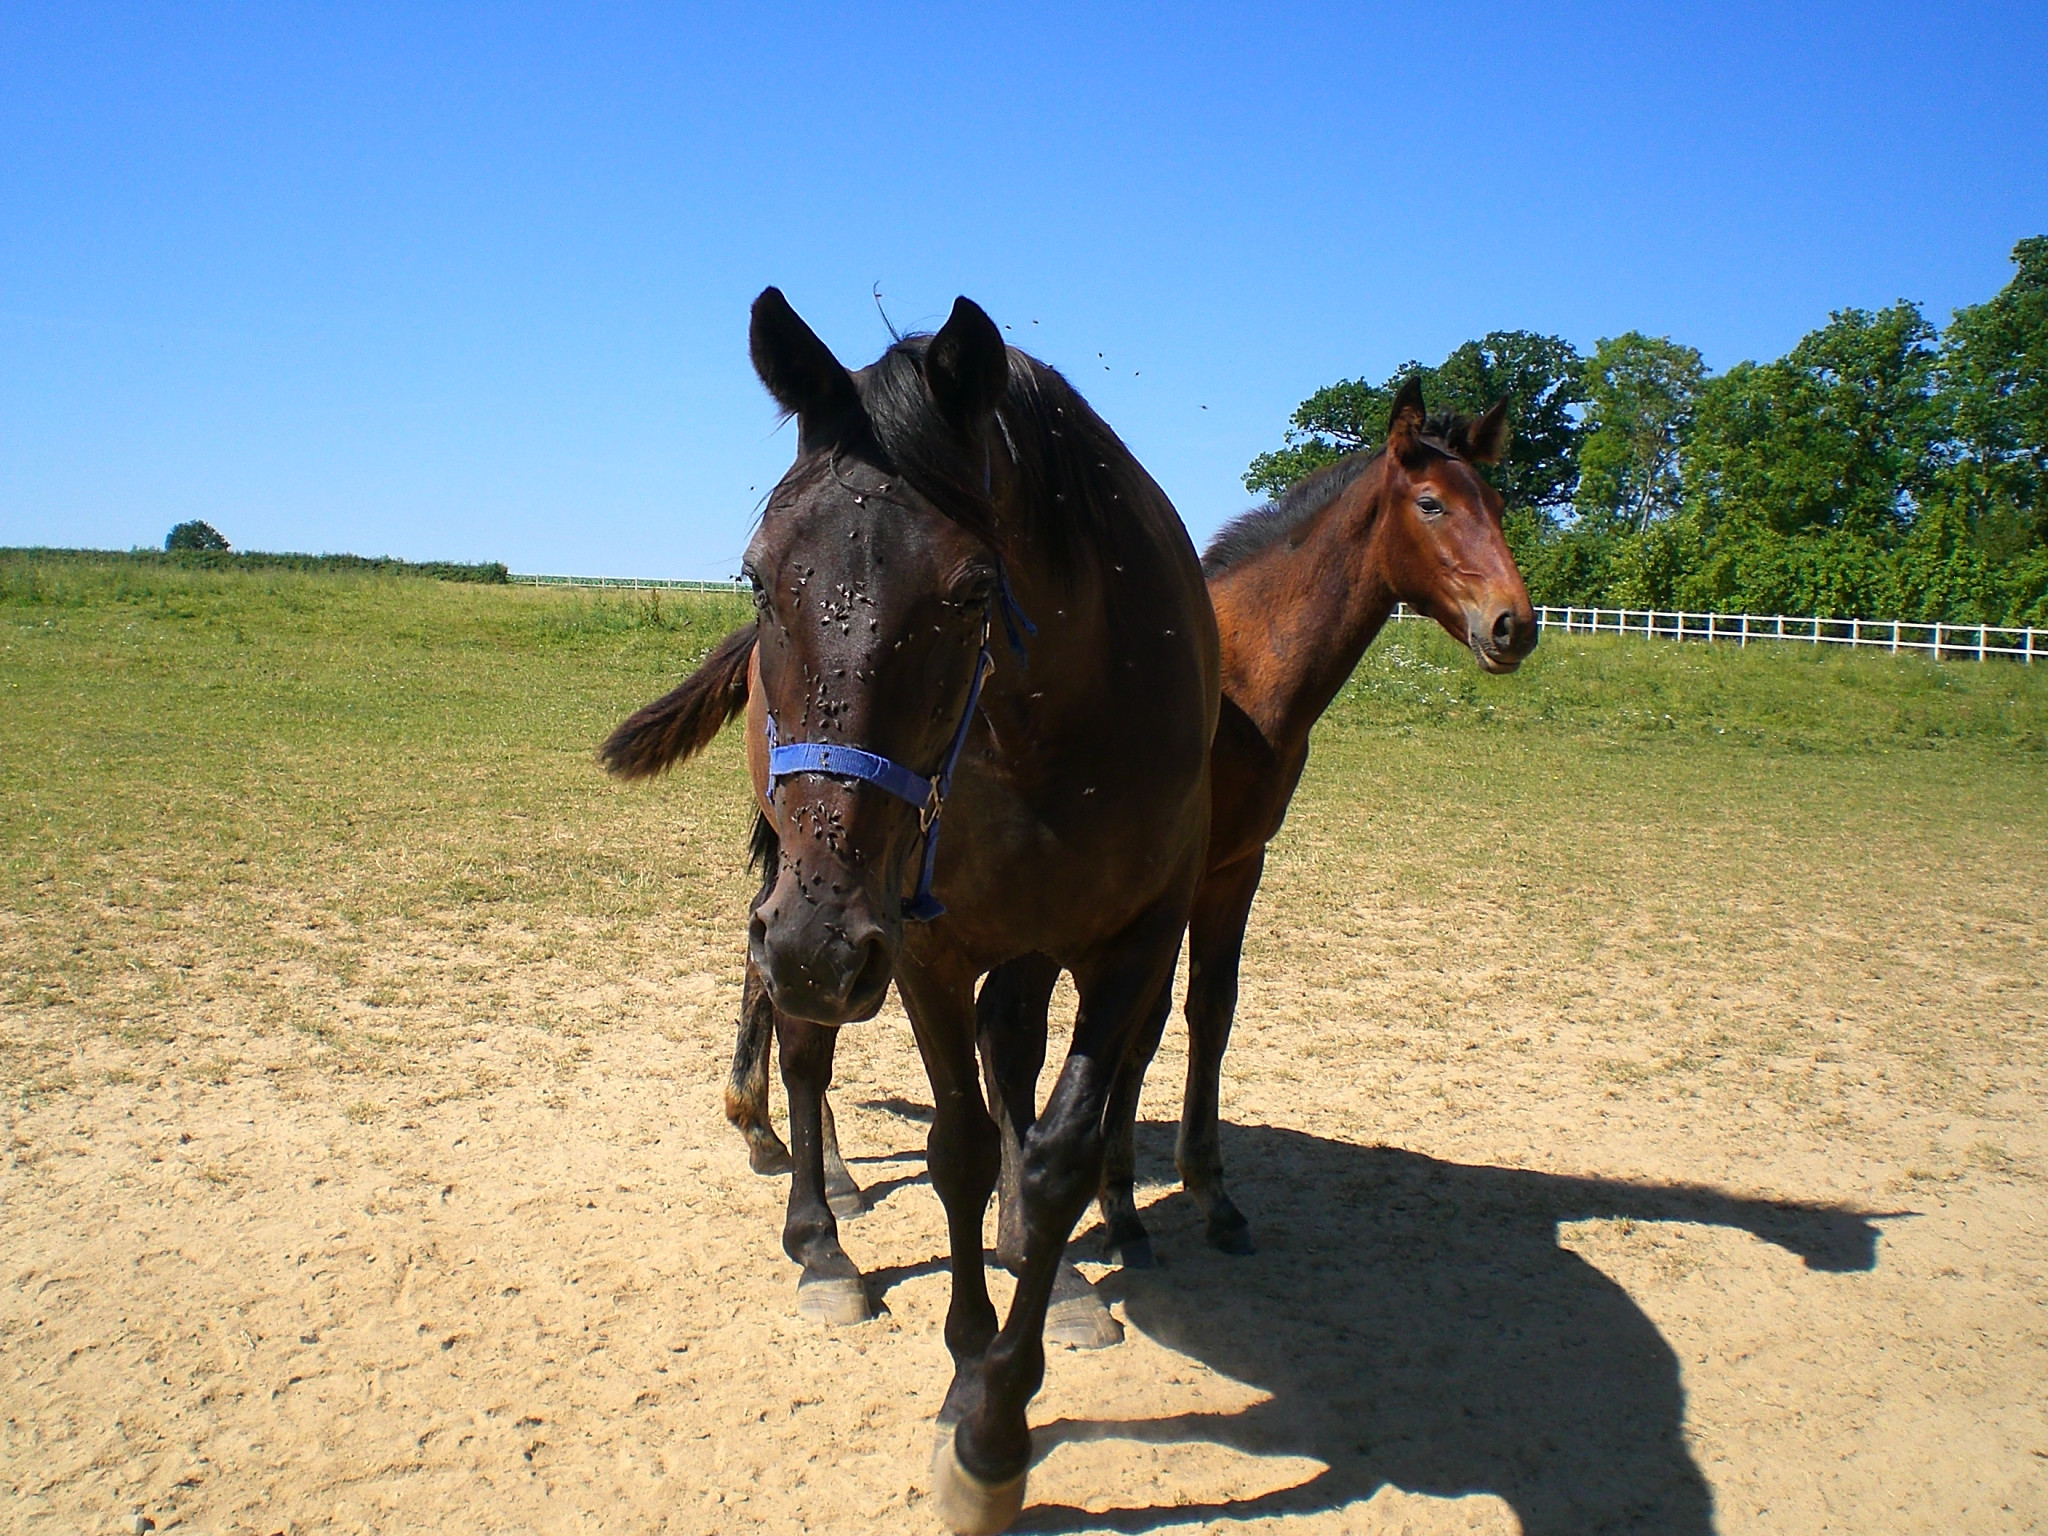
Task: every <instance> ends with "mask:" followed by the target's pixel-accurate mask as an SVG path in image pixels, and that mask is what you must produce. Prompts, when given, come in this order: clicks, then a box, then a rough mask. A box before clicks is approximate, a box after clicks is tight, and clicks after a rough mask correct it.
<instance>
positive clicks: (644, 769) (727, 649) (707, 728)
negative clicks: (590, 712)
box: [597, 624, 757, 779]
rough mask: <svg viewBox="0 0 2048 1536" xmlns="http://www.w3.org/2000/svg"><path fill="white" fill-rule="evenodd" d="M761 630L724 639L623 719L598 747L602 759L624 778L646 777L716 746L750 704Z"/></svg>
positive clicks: (739, 632) (738, 632)
mask: <svg viewBox="0 0 2048 1536" xmlns="http://www.w3.org/2000/svg"><path fill="white" fill-rule="evenodd" d="M756 633H757V631H756V630H755V627H754V626H753V625H751V624H749V625H748V626H747V627H746V628H745V629H736V630H734V631H733V632H732V633H731V634H729V635H727V636H726V637H725V638H724V639H723V640H721V641H719V642H718V644H717V645H715V646H713V647H712V648H711V654H710V655H709V656H706V657H705V658H704V664H703V665H702V666H700V667H698V668H697V670H696V671H694V672H692V673H691V674H690V675H689V676H688V677H686V678H685V679H683V682H682V684H681V686H679V687H677V688H676V689H675V690H674V691H672V692H670V693H666V694H664V695H662V697H660V698H658V699H656V700H655V701H654V702H653V703H652V704H646V705H642V706H641V707H640V708H639V709H636V710H634V711H633V713H632V714H630V715H628V716H626V718H625V719H624V720H622V721H620V722H619V728H618V729H617V730H615V731H613V732H612V733H611V735H609V736H607V737H606V738H605V740H604V745H603V746H601V747H599V748H598V749H597V760H598V761H599V762H600V763H603V764H604V766H605V768H606V769H607V770H608V771H609V772H611V773H614V774H616V775H618V777H620V778H622V779H646V778H652V777H653V776H654V775H655V774H657V773H660V772H661V771H662V770H664V769H666V768H672V767H674V766H675V765H676V764H677V763H680V762H683V761H684V760H686V759H688V758H691V757H694V756H696V755H697V754H698V753H699V752H702V751H703V750H704V749H705V748H706V747H708V746H710V745H711V741H712V738H713V737H715V736H716V735H717V734H718V733H719V732H720V731H722V730H724V729H725V725H726V722H727V721H729V720H730V719H732V717H733V716H734V715H736V714H738V713H739V712H740V711H741V710H743V709H745V708H746V707H747V669H748V666H749V665H750V664H751V663H752V661H753V659H754V639H755V635H756Z"/></svg>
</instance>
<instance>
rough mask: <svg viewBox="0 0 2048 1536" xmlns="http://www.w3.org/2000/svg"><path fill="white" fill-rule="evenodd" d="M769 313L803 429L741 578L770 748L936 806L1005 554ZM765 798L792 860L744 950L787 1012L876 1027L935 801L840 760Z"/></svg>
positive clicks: (758, 357)
mask: <svg viewBox="0 0 2048 1536" xmlns="http://www.w3.org/2000/svg"><path fill="white" fill-rule="evenodd" d="M771 292H772V290H771ZM763 300H764V302H763V305H761V306H757V309H756V315H755V335H754V343H755V346H754V351H755V362H756V366H757V367H758V368H759V370H760V372H761V374H762V378H763V381H764V382H765V383H767V385H768V387H769V389H770V390H771V392H773V393H775V394H776V396H777V398H778V399H779V400H780V401H781V402H782V403H783V404H784V405H785V406H786V407H789V408H791V409H794V410H795V411H796V412H797V414H798V420H799V428H800V437H799V449H798V459H797V462H796V464H795V465H794V466H793V467H792V468H791V469H790V471H789V473H788V474H787V475H785V476H784V477H783V480H782V482H781V484H779V485H778V486H777V487H776V489H775V491H774V493H773V494H772V495H771V496H770V497H769V500H768V506H767V511H766V513H765V515H764V516H763V518H762V522H761V527H760V530H759V532H758V533H757V534H756V535H755V537H754V540H753V543H752V544H751V546H750V547H749V548H748V551H747V556H746V562H745V566H744V569H745V572H746V574H747V576H748V578H749V579H750V580H751V581H752V583H753V587H754V600H755V605H756V609H757V614H758V618H757V633H758V639H757V650H756V657H757V662H756V664H757V666H758V668H759V673H758V684H759V686H758V696H759V699H760V702H761V704H762V706H763V707H764V709H765V713H766V716H767V734H768V736H769V740H770V742H771V744H778V743H779V744H785V745H789V744H816V745H819V746H823V747H840V748H854V749H858V750H859V751H860V752H862V753H866V754H873V755H874V756H875V757H876V758H877V759H881V760H886V765H887V766H888V767H892V768H893V767H898V766H900V768H901V769H903V770H907V771H908V772H907V776H906V777H905V778H904V779H903V780H900V781H899V782H902V783H907V784H908V785H909V786H910V788H911V790H912V791H913V792H914V793H917V794H918V795H920V796H922V795H923V791H924V789H925V787H926V786H925V785H924V784H921V783H919V782H918V781H931V780H934V779H936V778H937V776H938V775H939V774H940V773H941V771H942V769H943V768H945V766H946V764H947V760H948V758H949V757H950V755H951V752H952V750H953V749H954V744H955V742H956V739H959V738H961V737H962V736H963V734H964V731H965V730H966V728H967V726H968V724H969V718H968V717H969V711H970V696H971V694H972V693H973V692H974V690H975V683H976V674H977V671H978V669H979V667H980V664H981V658H982V656H983V654H984V650H985V647H986V644H987V638H988V625H989V620H990V615H991V612H992V611H993V610H992V603H993V600H994V597H995V593H996V587H997V581H998V574H997V566H996V561H995V555H994V552H993V551H992V550H991V549H990V548H989V546H988V545H987V544H986V543H984V542H983V541H982V540H981V539H980V538H978V537H976V536H975V535H974V534H972V533H970V532H969V531H967V530H966V529H965V528H963V527H962V526H961V524H960V523H959V522H957V521H956V520H955V519H954V518H952V517H949V516H947V515H946V514H945V513H944V512H942V511H941V510H940V509H939V508H938V507H936V506H935V505H933V504H932V502H931V501H929V500H928V499H927V498H926V497H924V496H923V495H921V494H920V493H919V492H918V491H917V490H915V489H913V488H912V487H911V486H910V485H909V484H907V483H906V482H905V479H904V477H903V475H902V474H901V473H900V472H899V471H898V470H897V469H896V468H894V467H893V466H890V465H889V464H887V462H886V455H884V454H883V452H882V451H881V449H880V448H879V447H877V446H876V444H875V440H874V437H873V435H872V433H871V432H870V431H869V430H868V424H867V419H866V417H865V414H864V411H863V407H862V405H861V402H860V395H859V391H858V388H857V387H856V385H855V383H854V381H853V379H852V377H851V376H850V375H848V374H847V373H846V371H845V370H844V369H843V368H840V367H839V365H838V363H837V362H836V361H833V360H832V359H831V354H830V353H829V352H826V351H825V350H824V346H823V343H821V342H819V341H818V340H817V338H816V337H815V336H813V335H812V334H811V333H810V331H809V330H808V328H806V327H804V325H803V322H802V321H801V320H799V319H797V317H796V316H795V314H794V313H793V312H790V311H789V310H788V308H787V306H786V305H781V304H780V300H781V295H780V294H775V295H774V299H773V300H772V301H771V300H769V299H768V297H767V296H766V295H764V296H763ZM778 306H779V307H780V313H777V312H776V311H777V307H778ZM968 307H969V308H970V309H972V306H968ZM764 308H765V309H766V310H767V314H766V315H765V317H764V314H763V312H762V311H763V309H764ZM971 318H972V320H975V321H978V322H979V326H978V327H971V328H972V329H974V330H977V331H978V330H979V328H980V327H985V328H986V331H987V334H986V335H979V334H977V335H974V336H973V337H972V338H971V339H972V340H973V341H974V342H976V343H980V344H982V345H983V350H982V355H981V356H980V357H979V358H978V359H977V360H976V361H977V362H978V364H979V365H980V367H981V369H982V373H981V375H980V376H979V377H976V378H974V379H971V380H969V381H968V384H969V388H970V390H971V391H975V392H978V393H976V394H975V399H976V400H977V401H985V403H986V406H987V410H988V412H990V413H992V412H993V409H994V405H995V401H996V399H998V398H1000V395H999V390H1000V387H1001V381H1002V380H1003V379H1004V378H1005V377H1006V370H1007V367H1008V362H1007V357H1006V354H1005V351H1004V349H1003V345H1002V340H1001V337H1000V335H999V334H998V333H996V332H995V328H994V326H993V325H992V324H990V323H989V321H988V318H987V316H985V315H983V314H982V313H981V311H979V310H978V309H976V310H973V315H972V317H971ZM952 329H953V326H952V325H951V324H949V326H948V330H949V331H950V330H952ZM799 332H800V334H799ZM764 333H765V334H764ZM954 339H957V338H954ZM948 341H949V337H948V334H947V332H946V331H942V332H941V333H940V335H939V336H937V337H935V338H933V341H932V343H931V349H930V351H931V353H936V354H938V356H937V358H936V359H935V360H932V361H929V362H928V365H927V368H926V370H925V372H926V383H927V386H928V387H931V388H932V389H933V392H934V394H935V395H937V394H939V393H940V392H941V391H944V390H947V389H949V388H950V387H952V386H954V385H955V384H956V383H957V382H958V380H957V379H956V378H955V377H954V376H953V375H952V374H949V373H948V372H947V371H946V367H945V365H946V363H947V362H948V361H951V360H954V359H955V358H956V356H957V351H958V349H957V348H954V349H953V350H952V351H947V350H944V349H943V348H942V344H944V343H947V342H948ZM989 348H992V349H993V350H992V351H990V350H988V349H989ZM764 351H765V352H766V353H767V356H766V357H764ZM827 364H829V365H830V366H829V367H827V366H826V365H827ZM792 379H794V380H795V381H796V384H795V387H794V388H792V385H791V381H792ZM974 425H976V426H978V427H985V425H986V422H985V420H984V421H981V422H977V423H974ZM977 462H980V461H979V459H978V458H977ZM767 794H768V797H769V802H770V806H771V809H772V814H771V817H770V819H771V821H772V822H773V824H774V826H775V830H776V832H777V834H778V837H779V840H780V844H781V853H780V864H779V867H778V869H777V870H776V872H775V874H776V878H775V885H774V889H773V890H772V892H771V893H770V894H769V896H768V897H767V899H766V900H764V901H763V902H761V903H760V905H759V906H758V907H757V908H756V910H755V912H754V916H753V921H752V923H751V924H750V926H749V932H748V952H749V955H750V957H751V958H752V959H753V960H754V962H755V963H756V965H757V966H758V968H759V970H760V972H761V975H762V978H763V980H764V981H765V982H766V984H767V986H768V989H769V992H770V995H771V996H772V997H773V999H774V1001H775V1004H776V1006H777V1007H779V1008H780V1009H782V1010H783V1012H785V1013H788V1014H792V1015H794V1016H796V1017H798V1018H805V1019H812V1020H815V1021H817V1022H819V1023H825V1024H840V1023H847V1022H851V1021H854V1020H858V1019H865V1018H870V1017H872V1016H873V1015H874V1014H875V1012H876V1011H877V1010H878V1009H879V1008H880V1007H881V1005H882V999H883V996H884V994H885V993H886V992H887V990H888V986H889V979H890V976H891V974H892V972H893V970H894V968H895V961H896V952H897V949H898V947H899V946H900V944H901V942H902V937H903V922H904V905H905V897H906V895H907V894H908V893H909V892H910V890H911V888H912V886H913V884H915V883H916V881H917V876H918V862H917V856H918V855H919V854H920V852H921V850H922V848H923V845H924V838H923V837H921V836H920V833H921V831H923V830H924V829H925V827H927V826H928V825H929V823H930V820H931V817H932V816H933V815H934V814H935V813H936V811H937V809H938V806H937V802H936V800H935V799H928V800H926V803H924V804H922V805H920V804H914V803H912V801H911V799H910V798H908V797H907V796H906V795H905V794H904V793H902V792H900V791H899V792H890V791H889V790H887V789H885V788H883V787H880V786H878V784H877V783H875V782H873V781H870V780H866V779H863V778H860V777H857V776H848V775H843V774H840V773H837V772H835V771H833V768H832V767H831V766H827V767H825V768H823V769H817V770H798V771H792V772H788V773H786V774H783V775H778V776H775V777H771V779H770V780H769V783H768V785H767Z"/></svg>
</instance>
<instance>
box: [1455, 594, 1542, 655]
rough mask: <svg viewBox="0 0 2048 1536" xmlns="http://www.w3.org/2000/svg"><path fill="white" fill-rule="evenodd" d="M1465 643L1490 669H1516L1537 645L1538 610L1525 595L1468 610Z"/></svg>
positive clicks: (1466, 612) (1466, 613)
mask: <svg viewBox="0 0 2048 1536" xmlns="http://www.w3.org/2000/svg"><path fill="white" fill-rule="evenodd" d="M1465 643H1466V644H1467V645H1469V646H1471V648H1472V654H1473V655H1474V656H1476V657H1477V658H1478V659H1479V665H1480V666H1482V667H1484V668H1485V669H1486V670H1487V671H1489V672H1512V671H1514V670H1515V668H1517V667H1519V666H1520V665H1521V664H1522V658H1523V657H1525V656H1527V655H1528V654H1529V653H1530V652H1531V651H1533V650H1535V649H1536V610H1535V609H1533V608H1531V607H1530V606H1529V604H1528V601H1527V600H1526V599H1524V600H1523V601H1522V602H1519V603H1501V604H1498V605H1495V606H1493V607H1489V608H1468V609H1466V611H1465Z"/></svg>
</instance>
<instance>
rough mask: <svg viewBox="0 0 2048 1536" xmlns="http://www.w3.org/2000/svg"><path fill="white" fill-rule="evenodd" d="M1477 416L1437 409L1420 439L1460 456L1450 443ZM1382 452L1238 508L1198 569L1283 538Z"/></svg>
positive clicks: (1364, 453)
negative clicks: (1243, 508)
mask: <svg viewBox="0 0 2048 1536" xmlns="http://www.w3.org/2000/svg"><path fill="white" fill-rule="evenodd" d="M1475 419H1476V418H1474V417H1471V416H1463V415H1460V414H1459V413H1458V412H1456V411H1438V412H1437V413H1436V414H1435V415H1433V416H1431V417H1430V418H1429V419H1428V420H1427V421H1425V422H1424V423H1423V424H1422V440H1423V442H1425V443H1426V444H1428V445H1429V446H1430V447H1431V448H1434V449H1436V450H1437V452H1439V453H1441V454H1444V455H1446V456H1447V457H1449V458H1454V459H1461V458H1463V457H1465V455H1464V453H1463V452H1462V451H1460V449H1459V448H1458V447H1457V446H1454V445H1457V444H1461V443H1463V442H1464V441H1465V440H1466V438H1467V436H1468V434H1469V433H1470V431H1471V428H1472V423H1473V421H1474V420H1475ZM1385 451H1386V450H1385V449H1384V448H1361V449H1359V450H1358V451H1357V452H1356V453H1347V454H1346V455H1345V456H1344V457H1343V458H1341V459H1339V460H1338V461H1337V462H1336V463H1334V464H1325V465H1324V466H1323V467H1322V468H1321V469H1319V470H1317V471H1315V473H1313V474H1311V475H1309V476H1307V477H1305V478H1304V479H1301V480H1297V481H1296V482H1295V483H1294V484H1293V485H1291V486H1289V487H1288V488H1287V489H1286V490H1285V491H1283V492H1281V494H1280V495H1278V496H1276V497H1274V498H1273V499H1272V500H1271V501H1267V502H1261V503H1260V504H1259V505H1258V506H1256V507H1253V508H1252V509H1251V510H1250V511H1248V512H1240V513H1238V515H1237V516H1236V517H1233V518H1232V519H1231V520H1230V521H1229V522H1227V523H1225V524H1224V525H1223V526H1222V527H1221V528H1219V529H1217V530H1216V536H1215V537H1214V538H1213V539H1211V540H1210V541H1209V547H1208V548H1207V549H1205V550H1203V551H1202V574H1203V575H1204V576H1205V577H1210V576H1220V575H1222V574H1223V573H1224V572H1225V571H1227V570H1230V569H1231V568H1232V567H1234V566H1238V565H1242V564H1243V563H1244V562H1245V561H1246V560H1249V559H1250V558H1251V557H1252V556H1253V555H1255V554H1257V553H1258V552H1259V551H1260V550H1262V549H1270V548H1271V547H1272V546H1273V545H1275V544H1277V543H1279V542H1280V541H1281V540H1282V539H1284V538H1287V537H1288V536H1289V535H1291V534H1292V533H1293V532H1294V531H1295V530H1296V529H1298V528H1300V527H1302V526H1303V525H1305V524H1306V523H1307V522H1308V521H1309V520H1310V519H1311V518H1313V517H1314V516H1315V515H1316V514H1317V513H1318V512H1321V511H1322V510H1323V508H1325V507H1327V506H1328V505H1329V504H1330V503H1331V502H1333V501H1335V500H1336V499H1337V498H1338V497H1339V496H1341V495H1343V494H1344V492H1345V491H1347V490H1349V489H1350V488H1351V486H1352V484H1353V482H1355V481H1356V480H1357V479H1358V478H1359V477H1360V476H1361V475H1363V474H1364V473H1365V472H1366V471H1367V470H1368V469H1371V468H1372V466H1373V465H1374V464H1375V463H1376V462H1378V460H1379V457H1380V455H1381V454H1382V453H1384V452H1385Z"/></svg>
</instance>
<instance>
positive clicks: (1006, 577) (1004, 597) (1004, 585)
mask: <svg viewBox="0 0 2048 1536" xmlns="http://www.w3.org/2000/svg"><path fill="white" fill-rule="evenodd" d="M996 596H997V597H998V598H1000V599H1001V608H1002V614H1003V633H1004V634H1006V635H1008V636H1009V637H1010V649H1011V650H1013V651H1015V652H1016V653H1017V662H1018V664H1019V665H1020V666H1029V665H1030V662H1029V661H1028V660H1027V659H1026V657H1025V654H1024V635H1035V634H1037V633H1038V626H1037V625H1036V624H1034V623H1032V622H1031V617H1030V615H1029V614H1027V613H1025V611H1024V610H1023V609H1022V608H1021V607H1019V606H1018V604H1017V594H1016V593H1014V592H1012V591H1011V590H1010V573H1009V570H1008V569H1007V568H1006V567H1005V566H1004V565H1003V563H1002V561H1000V560H998V561H997V562H996ZM1020 629H1021V630H1022V631H1023V634H1019V633H1018V631H1019V630H1020Z"/></svg>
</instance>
